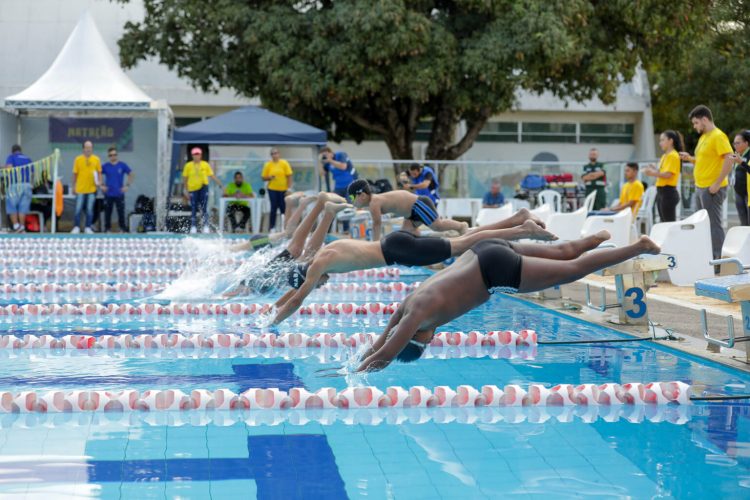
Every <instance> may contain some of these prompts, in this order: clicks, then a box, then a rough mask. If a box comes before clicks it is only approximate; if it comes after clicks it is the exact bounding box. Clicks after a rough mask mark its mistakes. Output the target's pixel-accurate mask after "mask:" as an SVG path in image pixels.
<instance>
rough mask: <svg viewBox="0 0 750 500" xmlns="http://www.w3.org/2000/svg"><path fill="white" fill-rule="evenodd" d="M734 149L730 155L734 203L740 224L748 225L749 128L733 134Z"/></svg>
mask: <svg viewBox="0 0 750 500" xmlns="http://www.w3.org/2000/svg"><path fill="white" fill-rule="evenodd" d="M733 144H734V150H735V151H737V154H736V155H734V156H733V157H732V161H733V162H734V164H735V167H734V204H735V206H736V207H737V215H739V217H740V225H741V226H748V225H750V208H749V207H748V199H747V184H748V180H750V178H748V175H747V174H748V168H749V167H748V165H747V160H748V158H750V130H743V131H742V132H740V133H738V134H737V135H736V136H734V142H733Z"/></svg>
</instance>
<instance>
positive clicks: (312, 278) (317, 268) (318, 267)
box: [271, 260, 324, 325]
mask: <svg viewBox="0 0 750 500" xmlns="http://www.w3.org/2000/svg"><path fill="white" fill-rule="evenodd" d="M323 269H324V265H322V264H321V263H320V262H316V261H315V260H313V263H312V264H311V265H310V267H309V268H308V270H307V276H306V278H305V282H304V283H303V284H302V286H301V287H299V289H297V290H292V293H291V295H290V296H289V298H288V299H287V300H286V302H285V303H284V304H283V305H282V306H281V307H279V310H278V312H277V313H276V317H275V318H274V319H273V322H272V323H271V324H272V325H278V324H279V323H281V322H282V321H284V320H285V319H287V318H288V317H289V316H291V315H292V314H294V312H295V311H296V310H297V309H299V307H300V306H301V305H302V303H303V302H304V301H305V298H307V296H308V295H310V293H312V291H313V290H314V289H315V285H317V284H318V281H319V280H320V278H321V277H322V276H323ZM285 296H286V295H285ZM283 298H284V297H282V299H283ZM280 300H281V299H279V301H280Z"/></svg>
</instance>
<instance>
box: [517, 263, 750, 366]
mask: <svg viewBox="0 0 750 500" xmlns="http://www.w3.org/2000/svg"><path fill="white" fill-rule="evenodd" d="M586 284H589V285H593V286H595V287H604V288H605V290H606V291H607V300H608V302H614V301H615V284H614V278H613V277H602V276H598V275H590V276H587V277H586V278H584V279H582V280H580V281H578V282H576V283H572V284H570V285H565V286H563V287H562V296H563V299H562V300H555V299H545V300H540V299H539V298H538V297H536V296H524V298H525V299H527V300H531V301H532V302H535V303H538V304H540V305H543V306H545V307H547V308H550V309H555V310H558V311H560V312H562V313H564V314H568V315H571V316H574V317H577V318H580V319H584V320H586V321H590V322H593V323H597V324H600V325H604V326H607V327H610V328H613V329H615V330H618V331H621V332H623V333H627V334H629V335H635V336H639V337H643V336H646V335H651V332H650V331H649V332H648V333H647V332H646V331H645V327H643V326H641V327H633V326H625V325H618V324H614V323H612V321H611V320H612V319H613V315H614V314H615V313H613V312H612V311H607V312H599V311H594V310H591V309H589V308H587V307H585V306H584V304H585V303H586V299H585V285H586ZM648 300H649V315H650V319H651V321H652V322H654V323H655V324H656V327H657V328H656V333H657V335H664V334H665V333H666V331H665V330H664V329H665V328H667V329H669V330H670V331H672V332H673V333H674V334H675V335H676V336H678V337H679V338H680V340H679V341H658V342H659V343H661V344H663V345H666V346H669V347H671V348H675V349H679V350H681V351H684V352H687V353H689V354H692V355H695V356H700V357H702V358H705V359H708V360H711V361H714V362H717V363H721V364H725V365H727V366H730V367H732V368H736V369H739V370H743V371H746V372H750V364H748V363H747V362H746V361H745V359H746V355H745V344H742V343H740V344H737V345H736V346H735V348H732V349H727V348H723V347H722V348H721V352H718V353H717V352H713V351H709V350H708V343H707V342H706V341H705V340H704V339H703V333H702V331H701V321H700V310H701V309H706V311H707V312H708V324H709V328H711V331H712V332H715V333H713V334H712V335H716V336H721V337H723V336H724V332H725V328H726V317H727V316H729V315H732V316H734V318H735V321H736V322H735V325H737V327H738V328H740V331H738V332H737V335H738V336H739V335H742V333H741V327H740V326H739V325H741V324H742V316H741V314H740V306H739V304H728V303H726V302H721V301H719V300H715V299H711V298H708V297H698V296H696V295H695V292H694V289H693V287H678V286H674V285H672V284H670V283H661V282H659V283H657V285H656V286H654V287H653V288H651V289H650V290H649V292H648Z"/></svg>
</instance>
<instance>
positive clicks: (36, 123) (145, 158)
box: [21, 117, 157, 211]
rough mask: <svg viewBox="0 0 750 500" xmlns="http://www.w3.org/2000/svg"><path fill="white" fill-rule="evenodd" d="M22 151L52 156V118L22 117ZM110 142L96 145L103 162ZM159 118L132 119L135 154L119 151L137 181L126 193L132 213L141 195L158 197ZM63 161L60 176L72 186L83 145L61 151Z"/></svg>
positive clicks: (127, 205)
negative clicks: (157, 130) (157, 124)
mask: <svg viewBox="0 0 750 500" xmlns="http://www.w3.org/2000/svg"><path fill="white" fill-rule="evenodd" d="M21 138H22V144H21V145H22V146H23V150H24V152H25V153H26V154H28V155H29V156H30V157H31V158H32V159H37V158H41V157H44V156H47V155H49V154H50V153H51V152H52V150H53V147H54V146H53V145H51V144H50V142H49V119H48V118H46V117H23V118H22V119H21ZM110 145H111V144H109V143H96V142H95V143H94V153H95V154H96V155H97V156H99V158H100V159H101V160H102V163H104V162H106V161H107V148H108V147H109V146H110ZM156 149H157V137H156V118H155V117H154V118H153V119H150V118H133V151H119V152H118V153H119V159H120V160H121V161H124V162H125V163H127V164H128V165H129V166H130V168H132V169H133V173H134V175H135V182H134V184H133V186H132V188H131V189H130V191H129V192H128V193H127V194H126V197H125V204H126V205H125V206H126V208H127V211H130V210H132V207H133V204H134V203H135V199H136V197H137V196H138V195H140V194H145V195H146V196H149V197H153V196H155V194H156ZM60 152H61V160H60V167H59V175H60V176H61V177H62V179H63V184H70V182H71V181H72V178H73V173H72V170H73V160H74V159H75V157H76V156H78V155H79V154H81V145H80V144H67V145H65V146H64V147H61V148H60Z"/></svg>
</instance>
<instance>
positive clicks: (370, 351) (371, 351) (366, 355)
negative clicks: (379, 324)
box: [359, 304, 404, 361]
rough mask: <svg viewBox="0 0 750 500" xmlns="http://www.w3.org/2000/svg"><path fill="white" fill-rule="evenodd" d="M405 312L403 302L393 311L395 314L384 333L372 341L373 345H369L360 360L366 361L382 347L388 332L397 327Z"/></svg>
mask: <svg viewBox="0 0 750 500" xmlns="http://www.w3.org/2000/svg"><path fill="white" fill-rule="evenodd" d="M403 314H404V305H403V304H401V305H400V306H398V309H396V312H395V313H393V316H391V319H390V320H389V321H388V325H387V326H386V327H385V330H383V333H382V334H380V336H379V337H378V338H377V339H375V342H373V343H372V345H371V346H369V347H368V349H367V351H365V352H364V353H362V356H361V357H360V359H359V360H360V361H364V360H365V359H367V358H369V357H370V356H372V355H373V354H375V353H376V352H377V351H378V349H380V348H382V347H383V345H384V344H385V341H386V339H387V338H388V332H390V331H391V330H392V329H393V328H395V327H396V325H397V324H398V322H399V321H401V317H402V316H403Z"/></svg>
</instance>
